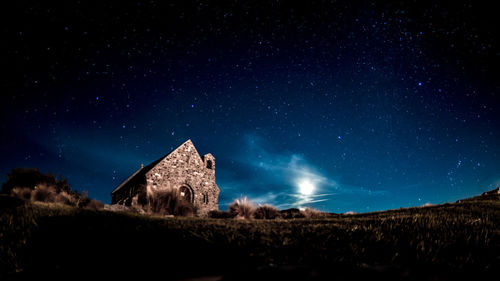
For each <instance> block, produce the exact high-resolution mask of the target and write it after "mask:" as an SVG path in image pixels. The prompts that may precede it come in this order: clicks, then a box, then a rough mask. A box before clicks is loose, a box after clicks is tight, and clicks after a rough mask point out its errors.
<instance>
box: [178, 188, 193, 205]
mask: <svg viewBox="0 0 500 281" xmlns="http://www.w3.org/2000/svg"><path fill="white" fill-rule="evenodd" d="M180 195H181V198H183V199H184V200H186V201H188V202H190V203H192V202H193V192H192V191H191V189H190V188H189V187H187V186H181V188H180Z"/></svg>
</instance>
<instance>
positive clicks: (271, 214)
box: [254, 205, 281, 220]
mask: <svg viewBox="0 0 500 281" xmlns="http://www.w3.org/2000/svg"><path fill="white" fill-rule="evenodd" d="M254 217H255V218H256V219H271V220H272V219H276V218H279V217H281V214H280V211H278V209H276V208H275V207H273V206H271V205H263V206H259V207H257V209H255V213H254Z"/></svg>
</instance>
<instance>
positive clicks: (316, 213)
mask: <svg viewBox="0 0 500 281" xmlns="http://www.w3.org/2000/svg"><path fill="white" fill-rule="evenodd" d="M301 213H303V214H304V217H306V218H312V219H317V218H324V217H326V215H327V214H326V213H325V212H322V211H320V210H316V209H313V208H309V207H307V208H305V209H304V210H303V211H301Z"/></svg>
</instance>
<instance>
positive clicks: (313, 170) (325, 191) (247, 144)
mask: <svg viewBox="0 0 500 281" xmlns="http://www.w3.org/2000/svg"><path fill="white" fill-rule="evenodd" d="M273 149H274V148H273V147H272V146H271V145H270V144H268V143H266V142H265V141H264V140H263V139H262V138H259V137H257V136H255V135H247V136H246V137H245V139H244V145H243V146H242V151H241V152H240V153H237V155H236V156H235V158H234V161H235V162H236V163H237V164H238V165H240V166H242V168H244V169H248V170H250V171H251V172H250V175H249V177H247V178H246V179H244V180H242V179H240V181H238V180H237V179H233V180H226V181H224V182H223V185H224V187H226V186H227V187H228V189H225V191H229V192H231V193H233V194H234V195H238V193H240V194H242V193H244V194H245V195H247V196H248V197H249V198H250V199H251V200H252V201H253V202H255V203H257V204H272V205H275V206H277V207H280V208H286V207H304V206H309V205H311V204H314V203H317V202H324V201H327V200H329V197H330V196H333V195H335V192H336V191H337V190H338V189H339V185H338V183H337V182H336V181H335V180H334V179H333V178H330V177H328V176H326V175H325V174H324V173H322V172H321V171H320V169H319V168H318V167H316V166H315V165H313V164H312V163H310V162H309V161H307V160H306V159H305V157H303V156H302V155H299V154H296V153H286V152H273ZM304 179H306V180H307V181H308V182H310V184H311V186H312V187H313V188H314V190H311V191H310V193H304V192H302V193H301V192H300V191H301V190H300V183H301V181H304ZM226 199H227V198H226ZM226 201H227V200H226Z"/></svg>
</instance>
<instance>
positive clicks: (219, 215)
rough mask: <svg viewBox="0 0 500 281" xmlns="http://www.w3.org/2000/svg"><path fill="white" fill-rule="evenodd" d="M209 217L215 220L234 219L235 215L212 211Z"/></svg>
mask: <svg viewBox="0 0 500 281" xmlns="http://www.w3.org/2000/svg"><path fill="white" fill-rule="evenodd" d="M208 217H209V218H213V219H232V218H234V214H232V213H230V212H225V211H210V212H208Z"/></svg>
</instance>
